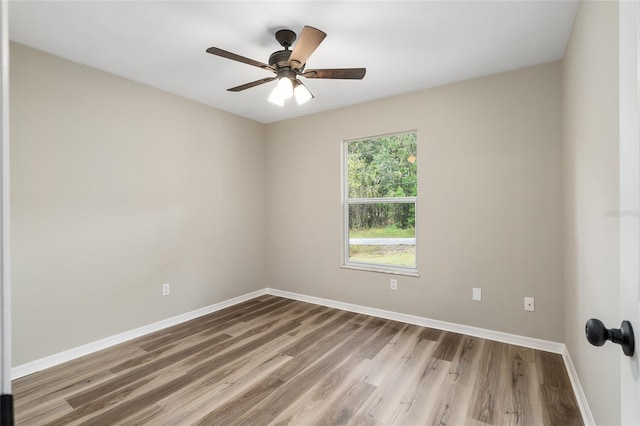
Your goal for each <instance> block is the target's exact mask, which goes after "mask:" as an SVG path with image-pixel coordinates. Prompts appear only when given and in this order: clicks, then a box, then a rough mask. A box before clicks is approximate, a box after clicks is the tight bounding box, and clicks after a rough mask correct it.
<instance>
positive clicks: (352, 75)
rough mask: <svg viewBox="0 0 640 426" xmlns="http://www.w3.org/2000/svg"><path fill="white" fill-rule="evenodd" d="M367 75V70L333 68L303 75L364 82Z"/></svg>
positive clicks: (306, 72) (311, 71)
mask: <svg viewBox="0 0 640 426" xmlns="http://www.w3.org/2000/svg"><path fill="white" fill-rule="evenodd" d="M366 73H367V69H366V68H333V69H320V70H307V71H305V72H304V73H302V75H303V76H305V77H306V78H344V79H350V80H362V79H363V78H364V75H365V74H366Z"/></svg>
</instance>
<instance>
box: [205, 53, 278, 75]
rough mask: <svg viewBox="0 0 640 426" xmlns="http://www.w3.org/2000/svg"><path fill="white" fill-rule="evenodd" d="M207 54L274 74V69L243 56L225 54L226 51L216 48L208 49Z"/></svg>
mask: <svg viewBox="0 0 640 426" xmlns="http://www.w3.org/2000/svg"><path fill="white" fill-rule="evenodd" d="M207 53H211V54H212V55H216V56H221V57H223V58H227V59H231V60H233V61H238V62H242V63H243V64H249V65H253V66H254V67H258V68H262V69H265V70H269V71H272V72H276V69H275V68H273V67H272V66H271V65H267V64H265V63H263V62H260V61H255V60H253V59H249V58H245V57H244V56H240V55H236V54H235V53H231V52H227V51H226V50H222V49H218V48H217V47H210V48H208V49H207Z"/></svg>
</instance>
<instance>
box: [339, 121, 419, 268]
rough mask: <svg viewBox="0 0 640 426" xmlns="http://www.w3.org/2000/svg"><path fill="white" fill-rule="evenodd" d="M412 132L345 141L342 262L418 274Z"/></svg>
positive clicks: (415, 150) (414, 139)
mask: <svg viewBox="0 0 640 426" xmlns="http://www.w3.org/2000/svg"><path fill="white" fill-rule="evenodd" d="M416 140H417V135H416V132H415V131H414V132H406V133H398V134H392V135H384V136H377V137H370V138H365V139H358V140H351V141H345V142H344V164H345V172H344V187H345V188H344V194H345V199H344V227H345V229H344V235H345V241H344V265H345V266H346V267H355V268H358V269H367V270H374V271H383V272H399V273H417V269H416V268H417V264H416V259H417V255H416V246H417V245H416V232H415V229H416V203H417V195H418V191H417V145H416Z"/></svg>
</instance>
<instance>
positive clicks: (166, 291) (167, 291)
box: [162, 283, 171, 296]
mask: <svg viewBox="0 0 640 426" xmlns="http://www.w3.org/2000/svg"><path fill="white" fill-rule="evenodd" d="M170 294H171V284H169V283H166V284H162V295H163V296H168V295H170Z"/></svg>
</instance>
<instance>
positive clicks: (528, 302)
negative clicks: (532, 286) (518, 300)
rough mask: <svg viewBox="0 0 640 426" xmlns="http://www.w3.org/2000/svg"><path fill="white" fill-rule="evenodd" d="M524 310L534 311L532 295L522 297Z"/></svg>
mask: <svg viewBox="0 0 640 426" xmlns="http://www.w3.org/2000/svg"><path fill="white" fill-rule="evenodd" d="M524 310H525V311H535V310H536V307H535V301H534V299H533V297H525V298H524Z"/></svg>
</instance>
